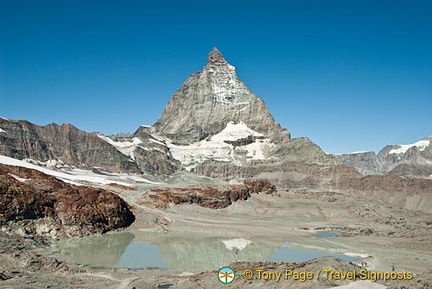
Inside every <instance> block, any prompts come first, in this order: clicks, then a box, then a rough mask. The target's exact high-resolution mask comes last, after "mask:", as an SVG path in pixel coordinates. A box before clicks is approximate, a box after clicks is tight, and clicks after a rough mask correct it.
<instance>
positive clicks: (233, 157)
mask: <svg viewBox="0 0 432 289" xmlns="http://www.w3.org/2000/svg"><path fill="white" fill-rule="evenodd" d="M249 136H253V137H263V134H261V133H259V132H256V131H254V130H252V129H250V128H249V127H248V126H247V125H246V124H245V123H243V122H240V123H238V124H235V123H234V122H229V123H227V126H226V127H225V128H224V129H223V130H222V131H221V132H220V133H218V134H216V135H214V136H212V137H211V138H210V139H206V140H202V141H199V142H195V143H192V144H190V145H186V146H181V145H175V144H173V143H171V142H170V141H169V140H167V139H166V140H165V141H166V143H167V146H168V147H169V148H170V151H171V155H172V156H173V158H175V159H176V160H178V161H180V162H181V163H182V164H183V165H184V166H185V167H186V169H187V170H189V171H190V170H191V169H193V168H194V167H196V166H197V165H199V164H202V163H204V162H205V161H207V160H215V161H219V162H232V163H234V164H236V165H241V164H242V163H243V162H247V161H251V160H262V159H266V155H267V153H268V151H270V149H272V148H273V147H274V144H272V143H271V142H270V140H269V139H255V141H254V142H253V143H250V144H247V145H243V146H234V145H232V144H230V143H226V142H225V141H229V142H233V141H237V140H240V139H245V138H247V137H249Z"/></svg>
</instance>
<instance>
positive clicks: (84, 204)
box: [0, 165, 135, 237]
mask: <svg viewBox="0 0 432 289" xmlns="http://www.w3.org/2000/svg"><path fill="white" fill-rule="evenodd" d="M134 220H135V217H134V215H133V214H132V212H131V211H130V209H129V206H128V205H127V204H126V202H125V201H123V200H122V199H121V198H120V197H118V196H117V195H115V194H113V193H109V192H107V191H104V190H102V189H95V188H89V187H84V186H73V185H69V184H67V183H64V182H62V181H60V180H58V179H56V178H55V177H52V176H48V175H46V174H44V173H42V172H39V171H36V170H32V169H27V168H22V167H15V166H8V165H0V224H1V225H7V226H10V228H12V229H13V228H14V226H15V225H16V227H17V228H20V227H22V229H23V231H24V232H25V233H29V234H46V235H50V236H52V237H61V236H82V235H88V234H92V233H103V232H107V231H109V230H113V229H117V228H122V227H126V226H129V225H130V224H131V223H132V222H133V221H134Z"/></svg>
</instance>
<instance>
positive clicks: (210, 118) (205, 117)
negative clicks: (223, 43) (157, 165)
mask: <svg viewBox="0 0 432 289" xmlns="http://www.w3.org/2000/svg"><path fill="white" fill-rule="evenodd" d="M231 122H233V123H237V124H239V123H244V124H245V125H246V126H247V127H248V128H250V129H251V130H253V131H255V132H257V133H260V134H263V135H265V136H271V135H273V134H275V133H280V132H281V131H282V129H281V127H280V125H279V124H278V123H276V122H275V120H274V119H273V117H272V115H271V114H270V112H269V111H268V109H267V107H266V105H265V104H264V102H263V101H262V99H261V98H259V97H258V96H256V95H255V94H253V93H252V92H251V91H250V90H249V89H248V88H247V87H246V85H245V84H244V83H243V82H242V81H241V80H240V79H239V78H238V76H237V74H236V70H235V67H234V66H232V65H230V64H229V63H228V62H227V61H226V60H225V58H224V57H223V56H222V54H221V53H220V52H219V51H218V50H217V49H216V48H213V49H212V50H211V51H210V53H209V56H208V59H207V64H206V66H205V67H204V68H203V71H201V72H197V73H194V74H192V75H191V76H189V78H188V79H187V80H186V81H185V82H184V84H183V86H182V87H181V88H179V89H178V90H177V91H176V92H175V93H174V95H173V97H172V98H171V100H170V101H169V103H168V104H167V106H166V108H165V111H164V112H163V114H162V117H161V118H160V119H159V120H158V121H157V122H156V123H155V124H154V125H153V126H152V127H151V128H150V130H149V131H150V132H151V133H154V134H156V135H160V136H164V137H168V138H169V139H171V140H172V141H173V142H174V143H176V144H179V145H187V144H191V143H193V142H196V141H201V140H204V139H206V138H208V137H211V136H214V135H216V134H218V133H220V132H221V131H223V130H224V129H225V128H226V127H227V125H228V124H230V123H231ZM284 133H285V136H286V138H287V139H289V134H288V132H287V131H286V130H284Z"/></svg>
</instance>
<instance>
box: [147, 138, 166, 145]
mask: <svg viewBox="0 0 432 289" xmlns="http://www.w3.org/2000/svg"><path fill="white" fill-rule="evenodd" d="M149 141H151V142H154V143H157V144H160V145H163V146H166V144H164V143H163V142H161V141H158V140H156V139H153V138H150V139H149Z"/></svg>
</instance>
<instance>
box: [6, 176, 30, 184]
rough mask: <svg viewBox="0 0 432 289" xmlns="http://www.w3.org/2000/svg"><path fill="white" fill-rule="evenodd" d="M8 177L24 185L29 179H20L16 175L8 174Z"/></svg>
mask: <svg viewBox="0 0 432 289" xmlns="http://www.w3.org/2000/svg"><path fill="white" fill-rule="evenodd" d="M8 175H9V176H11V177H13V178H14V179H15V180H17V181H19V182H21V183H25V182H26V181H29V179H25V178H21V177H18V176H17V175H14V174H8Z"/></svg>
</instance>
